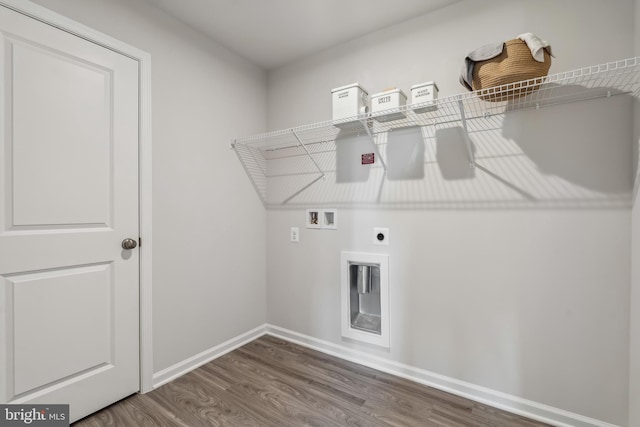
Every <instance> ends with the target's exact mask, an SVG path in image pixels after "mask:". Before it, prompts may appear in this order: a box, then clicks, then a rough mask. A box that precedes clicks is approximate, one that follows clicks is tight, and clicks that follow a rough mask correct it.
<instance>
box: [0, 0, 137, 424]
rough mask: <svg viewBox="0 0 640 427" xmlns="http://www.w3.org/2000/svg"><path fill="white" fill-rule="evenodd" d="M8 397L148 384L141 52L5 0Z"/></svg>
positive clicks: (127, 389)
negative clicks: (129, 243)
mask: <svg viewBox="0 0 640 427" xmlns="http://www.w3.org/2000/svg"><path fill="white" fill-rule="evenodd" d="M0 94H1V95H2V96H1V98H2V101H1V103H0V402H3V403H45V404H46V403H50V404H52V403H68V404H70V405H71V406H70V410H71V419H72V420H76V419H78V418H81V417H83V416H85V415H87V414H89V413H91V412H94V411H96V410H98V409H100V408H102V407H104V406H106V405H108V404H110V403H112V402H114V401H116V400H119V399H121V398H123V397H125V396H127V395H129V394H132V393H135V392H136V391H138V389H139V319H138V312H139V302H138V301H139V258H138V255H139V254H138V248H135V249H132V250H126V249H123V248H122V241H123V239H125V238H133V239H134V240H135V241H137V240H138V63H137V62H136V61H135V60H133V59H130V58H128V57H125V56H123V55H121V54H118V53H115V52H113V51H111V50H109V49H106V48H103V47H100V46H98V45H97V44H94V43H92V42H89V41H87V40H84V39H82V38H80V37H76V36H74V35H71V34H69V33H67V32H64V31H62V30H59V29H56V28H54V27H52V26H49V25H47V24H45V23H42V22H40V21H37V20H35V19H31V18H28V17H26V16H24V15H22V14H20V13H17V12H14V11H11V10H9V9H7V8H5V7H2V6H0Z"/></svg>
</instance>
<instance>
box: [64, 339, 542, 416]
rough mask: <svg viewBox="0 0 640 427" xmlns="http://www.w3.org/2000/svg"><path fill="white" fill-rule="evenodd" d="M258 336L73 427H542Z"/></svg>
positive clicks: (486, 407)
mask: <svg viewBox="0 0 640 427" xmlns="http://www.w3.org/2000/svg"><path fill="white" fill-rule="evenodd" d="M545 425H547V424H543V423H539V422H537V421H532V420H528V419H526V418H523V417H520V416H518V415H514V414H510V413H508V412H504V411H501V410H499V409H495V408H492V407H490V406H486V405H482V404H480V403H476V402H473V401H470V400H467V399H463V398H461V397H457V396H454V395H452V394H448V393H445V392H442V391H439V390H435V389H432V388H430V387H426V386H423V385H420V384H417V383H415V382H412V381H409V380H405V379H403V378H398V377H394V376H393V375H389V374H386V373H383V372H380V371H376V370H374V369H371V368H367V367H364V366H360V365H357V364H355V363H351V362H347V361H344V360H342V359H339V358H336V357H332V356H329V355H326V354H324V353H320V352H317V351H314V350H310V349H308V348H305V347H301V346H298V345H295V344H292V343H289V342H287V341H283V340H280V339H277V338H274V337H271V336H263V337H260V338H258V339H256V340H255V341H252V342H250V343H249V344H246V345H245V346H243V347H240V348H239V349H237V350H235V351H233V352H231V353H228V354H226V355H225V356H222V357H220V358H218V359H216V360H214V361H212V362H210V363H207V364H206V365H204V366H202V367H200V368H198V369H196V370H194V371H191V372H190V373H188V374H186V375H184V376H182V377H180V378H178V379H176V380H174V381H172V382H170V383H168V384H166V385H164V386H162V387H159V388H158V389H156V390H154V391H152V392H150V393H147V394H144V395H133V396H131V397H129V398H127V399H124V400H122V401H120V402H117V403H115V404H113V405H111V406H109V407H108V408H105V409H103V410H102V411H100V412H97V413H95V414H93V415H91V416H89V417H87V418H84V419H82V420H80V421H78V422H76V423H74V424H73V426H74V427H101V426H118V427H128V426H132V427H134V426H135V427H143V426H149V427H162V426H180V427H198V426H233V427H236V426H261V427H262V426H278V427H280V426H295V427H298V426H323V427H324V426H482V427H485V426H526V427H533V426H545Z"/></svg>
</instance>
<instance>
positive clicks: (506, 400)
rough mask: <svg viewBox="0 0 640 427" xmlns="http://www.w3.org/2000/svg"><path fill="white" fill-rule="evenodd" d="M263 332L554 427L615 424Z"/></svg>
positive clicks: (273, 330) (286, 333)
mask: <svg viewBox="0 0 640 427" xmlns="http://www.w3.org/2000/svg"><path fill="white" fill-rule="evenodd" d="M266 334H267V335H271V336H274V337H277V338H281V339H283V340H286V341H290V342H293V343H295V344H299V345H302V346H305V347H308V348H311V349H313V350H317V351H320V352H323V353H326V354H329V355H331V356H336V357H339V358H341V359H345V360H348V361H351V362H355V363H358V364H360V365H364V366H368V367H370V368H373V369H377V370H379V371H382V372H386V373H389V374H392V375H396V376H398V377H402V378H406V379H408V380H411V381H415V382H417V383H420V384H424V385H426V386H429V387H433V388H436V389H438V390H442V391H446V392H448V393H451V394H455V395H457V396H461V397H464V398H467V399H470V400H473V401H476V402H479V403H482V404H485V405H489V406H493V407H495V408H499V409H503V410H505V411H508V412H511V413H514V414H518V415H522V416H524V417H527V418H531V419H534V420H538V421H542V422H545V423H547V424H551V425H554V426H559V427H571V426H575V427H616V426H615V425H613V424H610V423H606V422H604V421H599V420H596V419H593V418H589V417H585V416H583V415H579V414H575V413H572V412H569V411H565V410H562V409H558V408H554V407H552V406H548V405H544V404H541V403H537V402H533V401H531V400H527V399H522V398H520V397H517V396H512V395H510V394H506V393H502V392H499V391H496V390H491V389H489V388H486V387H482V386H478V385H475V384H471V383H468V382H465V381H460V380H457V379H455V378H450V377H447V376H445V375H440V374H436V373H434V372H429V371H426V370H424V369H420V368H415V367H413V366H409V365H405V364H403V363H399V362H395V361H393V360H388V359H385V358H382V357H378V356H372V355H370V354H367V353H364V352H361V351H358V350H354V349H351V348H348V347H344V346H341V345H338V344H334V343H331V342H328V341H323V340H320V339H317V338H314V337H310V336H308V335H304V334H300V333H298V332H294V331H290V330H288V329H284V328H281V327H278V326H274V325H266Z"/></svg>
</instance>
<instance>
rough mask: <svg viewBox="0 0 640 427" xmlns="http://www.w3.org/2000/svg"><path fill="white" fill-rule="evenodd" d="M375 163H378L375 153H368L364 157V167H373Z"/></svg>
mask: <svg viewBox="0 0 640 427" xmlns="http://www.w3.org/2000/svg"><path fill="white" fill-rule="evenodd" d="M375 161H376V156H375V154H374V153H366V154H363V155H362V164H363V165H372V164H373V163H374V162H375Z"/></svg>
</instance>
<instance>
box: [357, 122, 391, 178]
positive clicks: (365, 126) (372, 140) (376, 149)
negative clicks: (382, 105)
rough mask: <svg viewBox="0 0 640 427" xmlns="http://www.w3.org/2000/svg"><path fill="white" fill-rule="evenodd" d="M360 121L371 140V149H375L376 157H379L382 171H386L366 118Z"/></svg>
mask: <svg viewBox="0 0 640 427" xmlns="http://www.w3.org/2000/svg"><path fill="white" fill-rule="evenodd" d="M360 123H361V124H362V126H363V127H364V130H365V131H367V135H369V138H371V142H373V149H374V150H375V153H376V156H378V159H380V164H381V165H382V169H384V173H387V165H386V164H385V163H384V160H382V156H381V155H380V151H378V144H376V138H375V137H374V136H373V134H372V133H371V129H369V126H367V119H363V120H360Z"/></svg>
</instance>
